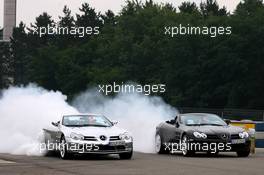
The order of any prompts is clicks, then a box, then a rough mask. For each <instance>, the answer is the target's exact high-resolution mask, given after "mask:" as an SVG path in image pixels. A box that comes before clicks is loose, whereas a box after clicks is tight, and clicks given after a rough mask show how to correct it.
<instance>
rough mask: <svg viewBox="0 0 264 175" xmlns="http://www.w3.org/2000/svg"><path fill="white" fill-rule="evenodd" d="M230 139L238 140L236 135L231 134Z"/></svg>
mask: <svg viewBox="0 0 264 175" xmlns="http://www.w3.org/2000/svg"><path fill="white" fill-rule="evenodd" d="M231 139H240V137H239V135H238V134H232V135H231Z"/></svg>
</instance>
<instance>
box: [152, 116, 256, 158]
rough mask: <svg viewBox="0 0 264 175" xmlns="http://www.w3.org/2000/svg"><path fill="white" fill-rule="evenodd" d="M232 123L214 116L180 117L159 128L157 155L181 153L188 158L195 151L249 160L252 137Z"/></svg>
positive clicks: (156, 138)
mask: <svg viewBox="0 0 264 175" xmlns="http://www.w3.org/2000/svg"><path fill="white" fill-rule="evenodd" d="M229 123H230V122H229V121H224V120H223V119H221V118H220V117H219V116H217V115H214V114H204V113H188V114H179V115H177V116H176V118H175V119H173V120H170V121H166V122H165V123H161V124H159V125H158V126H157V128H156V136H155V149H156V152H157V153H160V154H161V153H168V152H170V153H175V152H178V151H181V152H182V153H183V155H184V156H191V155H193V154H194V153H195V152H207V153H208V154H218V153H219V152H236V153H237V155H238V156H239V157H247V156H248V155H249V154H250V145H251V142H250V138H249V137H250V136H249V134H248V133H247V132H246V131H245V130H244V129H243V128H240V127H235V126H231V125H229Z"/></svg>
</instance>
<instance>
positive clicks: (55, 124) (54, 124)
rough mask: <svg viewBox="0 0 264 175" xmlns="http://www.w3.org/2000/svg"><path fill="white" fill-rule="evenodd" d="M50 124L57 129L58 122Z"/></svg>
mask: <svg viewBox="0 0 264 175" xmlns="http://www.w3.org/2000/svg"><path fill="white" fill-rule="evenodd" d="M51 124H52V125H53V126H55V127H58V126H59V124H60V122H56V123H55V122H51Z"/></svg>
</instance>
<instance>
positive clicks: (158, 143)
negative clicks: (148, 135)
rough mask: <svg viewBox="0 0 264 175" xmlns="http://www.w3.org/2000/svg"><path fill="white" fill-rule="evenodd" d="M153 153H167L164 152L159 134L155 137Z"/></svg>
mask: <svg viewBox="0 0 264 175" xmlns="http://www.w3.org/2000/svg"><path fill="white" fill-rule="evenodd" d="M155 151H156V153H158V154H164V153H166V152H168V151H166V150H165V147H164V145H163V144H162V138H161V136H160V135H159V134H157V135H156V137H155Z"/></svg>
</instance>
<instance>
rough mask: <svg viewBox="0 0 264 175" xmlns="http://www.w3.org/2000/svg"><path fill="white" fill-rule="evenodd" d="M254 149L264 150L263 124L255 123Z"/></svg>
mask: <svg viewBox="0 0 264 175" xmlns="http://www.w3.org/2000/svg"><path fill="white" fill-rule="evenodd" d="M255 130H256V148H264V122H256V125H255Z"/></svg>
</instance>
